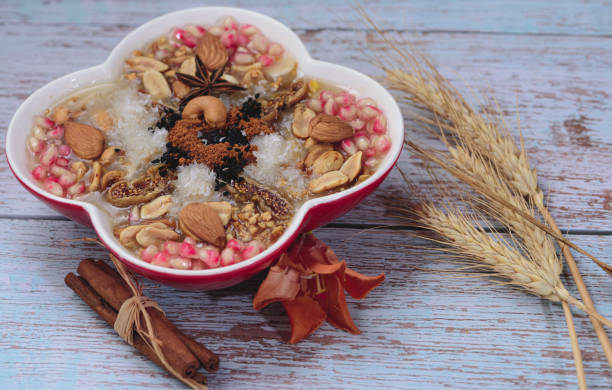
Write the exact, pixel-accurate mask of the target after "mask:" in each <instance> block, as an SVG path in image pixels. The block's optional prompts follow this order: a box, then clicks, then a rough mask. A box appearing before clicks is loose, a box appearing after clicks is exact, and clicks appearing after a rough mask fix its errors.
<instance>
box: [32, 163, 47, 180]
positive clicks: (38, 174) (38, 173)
mask: <svg viewBox="0 0 612 390" xmlns="http://www.w3.org/2000/svg"><path fill="white" fill-rule="evenodd" d="M47 172H48V171H47V167H45V166H43V165H37V166H36V167H35V168H34V169H32V177H34V179H36V180H43V179H46V178H47Z"/></svg>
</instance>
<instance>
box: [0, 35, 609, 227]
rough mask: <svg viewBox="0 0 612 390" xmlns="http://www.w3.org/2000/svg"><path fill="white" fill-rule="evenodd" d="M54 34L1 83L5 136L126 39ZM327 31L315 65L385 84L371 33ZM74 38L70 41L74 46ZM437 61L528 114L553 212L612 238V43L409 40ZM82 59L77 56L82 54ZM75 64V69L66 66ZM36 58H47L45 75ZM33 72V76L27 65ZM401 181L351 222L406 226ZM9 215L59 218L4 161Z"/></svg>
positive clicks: (525, 120) (529, 138)
mask: <svg viewBox="0 0 612 390" xmlns="http://www.w3.org/2000/svg"><path fill="white" fill-rule="evenodd" d="M42 28H43V29H45V34H44V36H45V41H43V43H41V41H40V39H39V38H38V37H33V36H31V35H28V34H25V33H24V31H23V30H18V34H19V36H18V39H15V40H14V42H17V41H18V42H19V44H11V45H9V46H8V48H7V51H6V52H5V53H6V54H0V55H6V56H9V57H10V56H12V57H15V56H18V55H21V57H22V58H23V61H19V62H15V61H4V63H5V64H7V66H6V69H5V71H4V72H3V73H2V74H0V85H4V86H6V87H5V88H3V92H1V93H0V103H1V104H0V128H1V129H3V130H2V131H5V128H6V126H7V125H8V121H9V119H10V117H11V115H12V113H13V111H14V110H15V109H16V108H17V107H18V105H19V104H20V103H21V101H22V100H23V99H24V98H25V97H26V96H27V95H28V94H29V93H31V92H32V91H33V90H35V89H36V88H37V87H39V86H40V85H42V84H43V83H45V82H46V81H48V80H51V79H53V78H55V77H57V76H60V75H62V74H65V73H68V72H71V71H74V70H77V69H79V68H82V67H86V66H90V65H94V64H96V63H99V62H101V61H102V60H103V59H104V58H105V56H106V55H107V54H108V52H109V51H110V49H111V47H112V45H113V44H114V43H115V42H116V40H118V39H119V37H120V36H121V35H123V34H124V32H123V31H119V30H112V29H111V30H107V29H104V28H102V29H101V28H100V27H97V26H94V27H88V26H83V25H78V24H77V25H74V26H72V27H71V29H73V30H72V31H61V30H58V29H57V28H56V27H49V26H47V27H44V26H43V27H42ZM329 34H330V33H329V32H327V31H312V32H304V33H302V34H301V35H302V37H303V39H304V41H305V42H306V44H307V46H308V48H309V49H310V50H311V51H312V54H313V56H315V57H316V58H320V59H323V60H328V61H332V62H337V63H340V64H343V65H347V66H351V67H354V68H356V69H358V70H361V71H363V72H365V73H369V74H376V72H377V69H376V68H375V67H374V66H373V65H372V63H371V62H368V61H365V60H364V59H363V57H362V56H361V54H360V53H361V49H362V48H363V46H364V44H363V43H364V42H366V41H369V42H371V43H372V44H373V45H375V46H376V45H378V44H379V43H378V42H375V41H373V37H372V36H371V35H369V34H367V33H361V32H360V33H355V32H334V34H333V37H332V38H331V39H329V38H330V35H329ZM67 35H70V39H69V40H68V41H67V39H68V37H67ZM400 39H405V40H407V39H413V40H414V41H415V43H416V45H417V46H418V47H420V48H423V49H424V50H426V51H427V52H429V53H430V54H431V55H432V56H433V57H434V59H435V61H437V62H438V63H439V64H440V66H441V69H442V71H443V73H444V74H445V75H447V76H448V77H449V78H450V79H451V80H453V81H454V82H457V83H458V84H459V85H460V86H461V87H462V89H463V90H464V91H469V87H474V88H475V89H476V90H484V91H486V92H488V93H492V94H494V95H495V97H496V98H497V100H498V102H499V105H500V107H501V108H502V110H503V112H504V114H505V116H506V119H507V120H508V121H509V122H510V123H511V124H512V125H513V126H514V124H516V109H515V107H516V106H517V105H518V109H519V110H520V120H521V127H522V129H521V130H522V132H523V135H524V137H525V144H526V146H527V148H528V150H529V153H530V156H531V160H532V163H533V164H534V165H535V166H536V167H537V168H538V172H539V174H540V178H541V184H542V186H543V187H544V188H545V189H546V190H547V194H548V199H549V202H550V204H551V211H552V212H553V214H554V215H555V216H556V217H557V218H558V222H559V224H560V225H561V226H562V227H563V228H565V229H567V228H571V229H593V230H612V218H610V216H611V215H612V214H611V212H612V203H611V202H612V192H611V188H612V175H610V174H609V165H610V163H611V162H612V133H611V132H610V131H609V128H608V127H609V123H610V118H611V115H612V114H610V113H611V112H612V110H611V108H612V103H611V102H610V99H609V91H611V90H612V79H610V78H609V77H605V75H606V74H608V73H609V70H608V68H609V65H608V64H609V63H610V62H612V49H611V48H612V45H610V42H611V41H612V40H611V39H605V38H585V37H548V36H547V37H541V36H529V37H526V36H491V35H464V34H434V35H432V34H428V35H423V36H415V35H412V34H402V35H401V36H400ZM77 52H78V53H79V54H78V55H75V54H74V53H77ZM67 57H70V58H71V60H70V61H66V60H65V59H66V58H67ZM36 58H45V61H46V64H45V65H44V66H43V65H42V64H39V63H38V62H37V61H36ZM24 63H26V64H31V65H29V68H28V69H31V72H28V73H24V71H23V69H24V66H23V64H24ZM406 123H407V124H406V129H407V132H408V134H410V135H411V136H413V137H414V138H416V139H417V140H419V141H424V142H427V138H426V137H424V136H423V131H422V130H421V129H420V128H419V126H418V125H415V124H414V123H411V122H406ZM400 166H401V167H402V169H404V170H405V171H406V172H408V173H409V174H410V175H411V177H412V179H413V181H414V182H415V183H416V184H417V186H418V187H420V188H423V189H427V188H428V187H431V183H430V180H429V179H428V177H427V176H426V174H425V173H424V172H423V170H422V168H421V166H420V165H419V164H418V163H417V162H415V161H414V160H413V159H411V158H410V156H409V155H408V154H406V153H405V154H404V155H403V156H402V157H401V160H400ZM400 179H401V178H400V176H399V174H398V173H397V172H394V173H392V174H391V177H389V178H388V179H387V180H386V182H385V183H384V184H383V185H382V186H381V188H380V189H379V190H378V191H377V192H376V193H375V194H374V195H372V196H371V197H370V198H369V199H367V200H366V201H365V202H363V204H362V205H360V206H359V207H358V208H357V209H355V210H353V211H352V212H351V213H350V214H349V215H347V216H346V217H344V218H342V219H341V220H339V221H341V222H344V223H363V222H369V223H386V224H397V223H401V222H400V221H397V220H396V219H394V218H393V217H391V216H390V215H388V214H390V213H389V211H388V207H386V205H389V204H397V199H398V197H399V198H400V199H403V201H402V202H403V203H405V201H410V198H411V194H409V193H407V192H406V190H405V188H404V187H403V186H402V184H401V180H400ZM0 191H1V193H2V194H3V196H2V199H1V200H0V204H2V206H3V209H2V211H1V212H0V213H1V214H3V215H9V216H35V215H37V216H48V217H49V216H56V215H57V214H55V213H54V212H53V211H51V210H49V209H47V208H46V207H45V206H44V205H43V204H41V203H40V202H38V201H36V200H35V199H34V198H33V197H31V196H30V195H27V194H26V193H25V191H24V190H23V189H22V188H21V187H20V185H19V184H18V183H17V182H16V181H15V179H14V178H13V176H12V174H11V173H10V171H9V170H8V168H7V166H6V161H5V160H2V161H0Z"/></svg>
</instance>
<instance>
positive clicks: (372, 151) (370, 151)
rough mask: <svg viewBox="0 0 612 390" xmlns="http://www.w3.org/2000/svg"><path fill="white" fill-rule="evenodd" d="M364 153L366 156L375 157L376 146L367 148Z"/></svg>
mask: <svg viewBox="0 0 612 390" xmlns="http://www.w3.org/2000/svg"><path fill="white" fill-rule="evenodd" d="M363 154H365V156H366V157H374V156H376V148H374V147H371V148H367V149H366V150H365V151H364V153H363Z"/></svg>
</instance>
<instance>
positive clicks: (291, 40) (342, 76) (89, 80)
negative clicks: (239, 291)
mask: <svg viewBox="0 0 612 390" xmlns="http://www.w3.org/2000/svg"><path fill="white" fill-rule="evenodd" d="M228 15H231V16H233V17H235V18H236V19H237V20H238V21H239V22H241V23H251V24H253V25H255V26H257V27H258V28H259V29H260V30H261V31H262V32H263V33H264V35H266V36H267V37H268V38H270V39H272V40H275V41H277V42H279V43H281V44H282V45H283V46H284V47H285V50H287V51H288V52H289V53H291V55H292V56H293V57H294V58H296V59H297V61H298V63H299V68H300V71H301V72H302V73H303V74H304V75H305V76H313V77H316V78H317V79H321V80H325V81H330V82H331V83H332V84H335V85H338V86H340V87H343V88H346V89H348V90H350V91H351V92H353V93H355V94H356V95H358V96H362V97H371V98H373V99H374V100H375V101H376V102H377V103H378V106H379V108H380V109H381V110H382V111H383V112H384V114H385V115H386V117H387V122H388V134H389V137H390V138H391V149H390V150H389V152H388V153H387V155H386V156H385V158H384V159H383V161H381V163H380V166H379V168H378V169H377V171H376V172H375V174H374V175H372V177H370V178H369V179H367V180H365V181H364V182H363V183H360V184H359V185H356V186H354V187H351V188H349V189H347V190H345V191H342V192H338V193H335V194H331V195H327V196H323V197H320V198H315V199H311V200H309V201H307V202H305V203H304V204H303V205H302V207H300V209H299V210H297V211H296V214H295V216H294V218H293V220H292V222H291V224H290V225H289V227H288V228H287V230H286V231H285V233H284V234H283V235H282V236H281V237H280V238H279V239H278V240H277V241H276V243H274V244H273V245H272V246H270V247H269V248H267V249H266V250H265V251H264V252H262V253H260V254H259V255H257V256H255V257H253V258H251V259H249V260H246V261H243V262H241V263H238V264H234V265H231V266H227V267H221V268H215V269H207V270H200V271H189V270H177V269H170V268H163V267H159V266H155V265H151V264H149V263H147V262H145V261H143V260H140V259H139V258H138V257H136V256H134V255H132V254H131V253H130V252H129V251H127V250H126V249H124V248H123V247H122V246H121V244H120V243H119V241H118V240H117V239H116V238H115V237H114V235H113V233H112V226H111V220H110V217H109V215H108V214H107V213H106V212H105V211H103V210H101V209H99V208H98V207H96V206H94V205H92V204H91V203H87V202H82V201H77V200H68V199H64V198H60V197H56V196H54V195H51V194H50V193H48V192H46V191H45V190H44V189H42V188H41V187H40V186H39V185H38V184H37V183H36V182H35V181H34V180H33V179H32V177H31V175H30V167H29V166H28V164H29V162H28V154H29V153H28V152H26V150H27V149H26V141H27V138H28V136H29V135H30V129H31V128H32V125H33V118H34V116H35V115H40V114H41V113H43V112H44V111H45V110H46V109H47V108H48V107H50V106H52V105H53V104H54V103H56V102H57V101H59V100H60V99H62V98H63V97H65V96H67V95H70V94H72V93H74V92H75V90H77V89H80V88H83V87H87V86H94V85H96V84H97V83H102V82H106V81H111V80H115V79H117V78H118V77H120V76H121V72H122V70H123V64H124V60H125V59H126V58H128V57H129V56H130V53H131V52H132V51H133V50H135V49H139V48H141V47H142V46H143V45H144V44H146V43H147V42H149V41H151V40H153V39H155V37H158V36H159V35H161V34H164V33H166V32H167V31H170V30H171V29H172V28H173V27H175V26H181V25H185V24H188V23H198V24H204V25H208V24H212V23H215V22H217V21H218V20H219V19H221V18H222V17H224V16H228ZM321 75H323V76H321ZM403 135H404V125H403V119H402V115H401V112H400V110H399V107H398V106H397V103H396V102H395V100H394V99H393V98H392V97H391V95H390V94H389V92H387V91H386V90H385V89H384V88H383V87H382V86H381V85H380V84H378V83H377V82H375V81H374V80H372V79H371V78H369V77H367V76H365V75H363V74H362V73H359V72H357V71H354V70H352V69H349V68H346V67H343V66H340V65H335V64H331V63H327V62H322V61H317V60H314V59H312V58H311V57H310V55H309V54H308V52H307V50H306V48H305V47H304V44H303V43H302V42H301V40H300V39H299V37H298V36H297V35H296V34H295V33H294V32H293V31H292V30H290V29H289V28H288V27H286V26H285V25H283V24H281V23H280V22H278V21H276V20H274V19H272V18H270V17H268V16H265V15H262V14H259V13H256V12H252V11H247V10H244V9H240V8H229V7H201V8H192V9H186V10H182V11H178V12H173V13H170V14H167V15H163V16H161V17H158V18H156V19H153V20H151V21H150V22H147V23H146V24H144V25H142V26H140V27H139V28H137V29H136V30H134V31H132V32H131V33H130V34H128V35H127V36H126V37H125V38H124V39H123V40H122V41H121V42H120V43H119V44H118V45H117V46H116V47H115V49H113V51H112V52H111V54H110V55H109V57H108V59H107V60H106V61H105V62H104V63H103V64H102V65H98V66H94V67H91V68H88V69H84V70H81V71H78V72H75V73H72V74H69V75H66V76H64V77H61V78H59V79H57V80H55V81H52V82H50V83H49V84H47V85H45V86H44V87H42V88H40V89H39V90H37V91H36V92H34V93H33V94H32V95H31V96H30V97H29V98H28V99H26V101H25V102H23V104H22V105H21V106H20V107H19V109H18V110H17V112H16V113H15V115H14V116H13V119H12V120H11V123H10V125H9V128H8V132H7V139H6V153H7V157H8V161H9V164H10V165H11V167H12V168H13V170H14V172H15V174H16V175H17V176H18V177H19V179H20V180H21V181H22V182H23V183H25V184H26V185H27V186H28V187H30V188H31V189H33V190H34V191H36V192H38V193H39V194H41V195H43V196H45V197H47V198H51V199H54V200H56V201H59V202H63V203H68V204H76V205H80V206H82V207H83V208H85V209H86V210H87V211H88V212H89V214H90V216H91V220H92V224H93V226H94V228H95V230H96V232H97V233H98V235H99V237H100V239H101V240H102V241H103V242H104V243H105V244H106V245H107V246H108V247H109V248H110V249H111V250H112V251H114V252H115V253H117V254H119V255H120V256H121V257H122V258H124V259H125V260H128V261H130V262H132V263H135V264H137V265H138V266H140V267H143V268H148V269H152V270H155V271H158V272H163V273H167V274H174V275H186V276H189V275H190V276H201V275H214V274H222V273H224V272H227V271H233V270H236V269H240V268H242V267H245V266H248V265H249V264H252V263H254V262H257V261H258V260H259V259H261V258H262V257H264V256H266V254H267V253H269V252H270V251H273V250H274V249H276V248H277V247H279V246H280V245H281V244H282V243H283V242H284V241H285V240H286V239H288V238H289V237H291V235H292V234H293V233H294V232H295V230H296V229H297V228H298V227H299V225H300V222H301V221H302V220H303V218H304V216H305V215H306V212H307V210H308V209H310V208H312V207H313V206H315V205H318V204H321V203H326V202H329V201H331V200H335V199H338V198H340V197H342V196H344V195H347V194H349V193H353V192H356V191H359V190H360V189H361V188H363V187H365V186H367V185H368V184H369V183H371V182H373V181H375V180H377V179H378V178H379V177H380V176H381V175H382V174H383V173H384V172H386V171H387V170H388V169H389V168H390V167H391V165H392V164H393V163H394V162H395V160H396V159H397V157H398V156H399V154H400V152H401V149H402V145H403Z"/></svg>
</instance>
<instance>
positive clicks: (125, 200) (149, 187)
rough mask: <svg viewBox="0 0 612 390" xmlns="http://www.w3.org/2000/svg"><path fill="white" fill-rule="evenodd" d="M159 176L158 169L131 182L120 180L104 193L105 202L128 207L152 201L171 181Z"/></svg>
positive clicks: (167, 177)
mask: <svg viewBox="0 0 612 390" xmlns="http://www.w3.org/2000/svg"><path fill="white" fill-rule="evenodd" d="M171 179H172V178H170V177H169V176H168V175H166V176H162V175H160V174H159V167H153V168H152V169H149V171H148V172H147V173H146V174H145V175H143V176H141V177H139V178H137V179H134V180H132V181H127V180H120V181H118V182H116V183H115V184H113V185H112V186H111V187H110V188H109V189H108V191H107V192H106V200H107V201H108V202H109V203H110V204H112V205H113V206H116V207H128V206H133V205H136V204H139V203H144V202H148V201H150V200H153V199H154V198H155V197H157V196H158V195H159V194H161V193H162V192H163V191H164V190H165V189H166V188H167V186H168V182H169V181H170V180H171Z"/></svg>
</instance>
